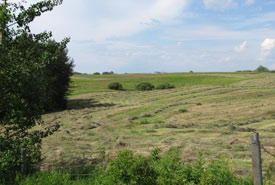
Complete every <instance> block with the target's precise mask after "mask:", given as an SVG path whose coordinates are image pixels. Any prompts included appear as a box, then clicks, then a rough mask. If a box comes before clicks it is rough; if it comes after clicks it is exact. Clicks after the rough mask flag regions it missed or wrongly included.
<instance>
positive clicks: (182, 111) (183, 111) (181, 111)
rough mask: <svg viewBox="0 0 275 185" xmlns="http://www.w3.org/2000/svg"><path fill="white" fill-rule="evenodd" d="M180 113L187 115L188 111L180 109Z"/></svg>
mask: <svg viewBox="0 0 275 185" xmlns="http://www.w3.org/2000/svg"><path fill="white" fill-rule="evenodd" d="M178 111H179V112H180V113H185V112H188V110H187V109H179V110H178Z"/></svg>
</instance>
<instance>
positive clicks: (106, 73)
mask: <svg viewBox="0 0 275 185" xmlns="http://www.w3.org/2000/svg"><path fill="white" fill-rule="evenodd" d="M102 74H103V75H113V74H114V72H113V71H110V72H107V71H105V72H103V73H102Z"/></svg>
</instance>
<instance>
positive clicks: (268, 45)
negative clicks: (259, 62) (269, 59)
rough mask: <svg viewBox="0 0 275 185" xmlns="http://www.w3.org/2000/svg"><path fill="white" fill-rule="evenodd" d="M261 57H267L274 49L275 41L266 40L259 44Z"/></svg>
mask: <svg viewBox="0 0 275 185" xmlns="http://www.w3.org/2000/svg"><path fill="white" fill-rule="evenodd" d="M261 48H262V55H263V56H268V55H270V54H271V52H272V50H274V49H275V39H270V38H266V39H265V40H264V41H263V43H262V44H261Z"/></svg>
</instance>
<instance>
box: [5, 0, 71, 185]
mask: <svg viewBox="0 0 275 185" xmlns="http://www.w3.org/2000/svg"><path fill="white" fill-rule="evenodd" d="M23 2H24V1H22V2H20V3H10V2H6V0H4V1H3V2H2V4H1V5H0V33H1V44H0V183H4V184H8V183H12V182H13V181H14V179H15V176H16V174H21V175H26V174H29V173H31V172H33V171H34V170H35V169H36V167H37V164H39V162H40V161H41V141H42V139H43V138H44V137H47V136H48V135H50V134H52V133H54V132H55V131H56V130H57V129H58V128H59V125H58V124H53V125H44V124H43V122H42V121H41V115H42V113H43V112H44V109H45V105H47V103H48V101H49V100H50V99H52V98H53V97H56V96H55V95H56V94H58V93H56V92H55V91H53V90H52V88H53V87H55V84H54V83H53V82H55V83H57V84H60V82H59V80H60V79H62V74H61V73H60V72H61V71H63V69H60V68H59V66H58V65H57V64H56V63H57V61H60V60H63V63H64V61H65V63H66V62H67V61H68V58H66V56H67V53H66V50H65V48H66V44H67V43H68V41H69V40H68V39H64V40H63V41H62V42H61V43H57V42H55V41H51V33H47V32H44V33H40V34H32V33H31V32H30V29H29V23H30V22H32V21H33V20H34V19H35V17H37V16H40V15H41V14H42V13H44V12H46V11H50V10H52V9H53V8H54V7H55V6H57V5H59V4H61V3H62V0H43V1H40V2H37V3H35V4H32V5H30V6H28V8H25V6H24V4H23ZM53 51H55V52H53ZM69 63H70V62H69ZM70 65H72V63H70ZM55 67H57V68H58V70H57V71H58V75H60V76H61V78H59V76H58V75H57V76H53V73H54V72H55V70H54V69H55ZM66 70H68V69H66ZM68 71H70V70H68ZM50 77H52V78H50ZM57 79H59V80H57ZM66 80H68V79H66ZM66 88H67V87H66ZM60 91H62V93H63V92H64V90H63V89H62V90H60ZM52 94H54V95H53V96H52ZM37 124H42V126H43V128H44V129H39V130H38V129H34V126H36V125H37Z"/></svg>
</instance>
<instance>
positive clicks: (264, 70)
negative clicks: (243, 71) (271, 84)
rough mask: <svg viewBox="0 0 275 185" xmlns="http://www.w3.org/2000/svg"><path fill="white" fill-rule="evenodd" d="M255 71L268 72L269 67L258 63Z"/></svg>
mask: <svg viewBox="0 0 275 185" xmlns="http://www.w3.org/2000/svg"><path fill="white" fill-rule="evenodd" d="M255 72H259V73H263V72H269V69H268V68H266V67H264V66H262V65H260V66H259V67H258V68H257V69H255Z"/></svg>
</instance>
